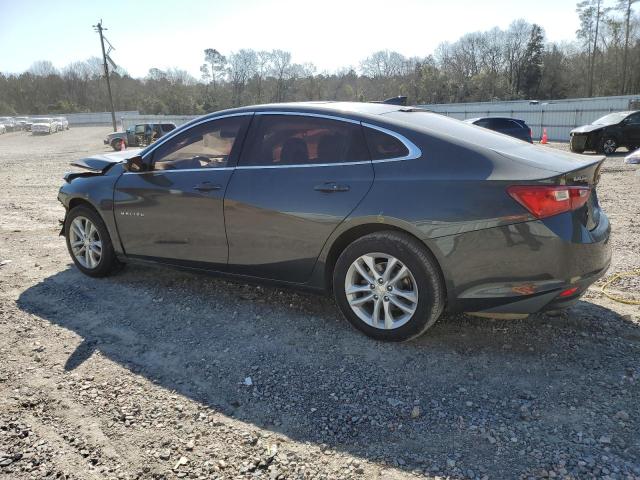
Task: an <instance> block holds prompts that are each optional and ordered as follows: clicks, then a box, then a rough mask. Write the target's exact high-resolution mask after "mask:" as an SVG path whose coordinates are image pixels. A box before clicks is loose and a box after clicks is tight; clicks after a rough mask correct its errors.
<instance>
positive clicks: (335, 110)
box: [202, 101, 407, 118]
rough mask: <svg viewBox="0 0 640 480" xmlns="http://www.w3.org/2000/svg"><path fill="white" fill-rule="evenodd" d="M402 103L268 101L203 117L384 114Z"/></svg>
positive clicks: (393, 110) (401, 107) (399, 108)
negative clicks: (297, 113) (276, 114)
mask: <svg viewBox="0 0 640 480" xmlns="http://www.w3.org/2000/svg"><path fill="white" fill-rule="evenodd" d="M406 108H407V107H403V106H401V105H388V104H385V103H366V102H336V101H313V102H287V103H266V104H261V105H247V106H246V107H239V108H232V109H228V110H219V111H217V112H212V113H209V114H207V115H205V116H204V117H202V118H207V117H217V116H219V115H229V114H233V113H243V112H264V111H270V112H272V111H273V112H276V111H277V112H301V113H319V114H325V115H332V114H333V115H337V116H344V117H350V116H356V117H363V116H364V117H369V118H371V117H372V116H376V115H382V114H385V113H389V112H395V111H398V110H403V109H406Z"/></svg>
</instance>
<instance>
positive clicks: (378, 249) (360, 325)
mask: <svg viewBox="0 0 640 480" xmlns="http://www.w3.org/2000/svg"><path fill="white" fill-rule="evenodd" d="M371 258H373V259H374V261H373V264H374V268H376V273H375V274H373V273H372V270H371V269H370V268H369V267H368V266H367V261H368V260H370V259H371ZM393 260H396V263H395V264H394V263H393ZM356 264H357V265H358V266H359V267H360V269H362V268H364V271H365V273H366V274H367V275H368V276H369V279H370V280H373V281H374V283H375V285H374V284H371V283H369V284H368V280H367V279H366V277H365V276H364V275H362V274H361V273H360V271H361V270H359V269H358V267H357V266H356ZM370 264H371V263H369V265H370ZM390 264H391V265H394V266H393V267H392V268H391V269H390V272H389V273H388V274H387V272H386V271H385V269H386V268H387V267H388V266H389V265H390ZM405 267H406V269H408V272H409V273H408V274H407V273H405V274H404V275H403V276H402V277H401V278H400V280H398V281H397V282H395V283H393V282H392V280H393V279H394V277H395V276H396V275H397V276H398V277H400V275H399V274H400V273H401V272H402V269H403V268H405ZM374 277H378V278H377V279H376V278H374ZM385 277H386V279H387V280H388V281H385ZM380 278H381V279H382V281H380ZM372 286H373V288H372ZM347 287H349V288H351V289H360V291H358V292H356V293H349V294H347V292H346V289H347ZM389 288H391V290H389ZM367 289H368V290H367ZM399 291H402V292H403V294H402V295H397V294H395V293H394V292H399ZM333 292H334V296H335V300H336V303H337V304H338V307H339V308H340V310H341V311H342V314H343V315H344V316H345V317H346V319H347V320H348V321H349V322H350V323H351V324H352V325H353V326H354V327H356V328H357V329H358V330H360V331H362V332H363V333H365V334H366V335H368V336H370V337H372V338H375V339H376V340H385V341H391V342H401V341H406V340H411V339H412V338H415V337H418V336H420V335H422V334H423V333H424V332H425V331H426V330H427V329H428V328H429V327H431V326H432V325H433V324H434V323H435V322H436V320H438V318H439V317H440V315H441V314H442V311H443V310H444V306H445V297H446V295H445V288H444V282H443V280H442V276H441V274H440V269H439V268H438V264H437V262H436V260H435V259H434V258H433V255H431V253H430V252H429V251H428V250H427V249H426V248H425V247H424V245H422V244H421V243H420V242H419V241H417V240H416V239H414V238H412V237H410V236H409V235H406V234H404V233H399V232H392V231H388V232H378V233H372V234H369V235H366V236H364V237H361V238H359V239H358V240H355V241H354V242H353V243H351V244H350V245H349V246H348V247H347V248H346V249H345V250H344V251H343V252H342V254H341V255H340V257H339V258H338V261H337V262H336V265H335V267H334V270H333ZM407 294H410V295H409V296H408V295H407ZM371 296H374V299H370V300H367V301H360V302H358V300H362V299H364V298H370V297H371ZM410 296H411V297H413V298H414V299H415V300H417V301H412V300H411V299H409V297H410ZM348 297H349V298H348ZM375 299H377V300H375ZM405 299H408V300H405ZM350 301H351V303H358V304H357V305H355V306H354V307H353V308H352V305H351V304H350ZM376 303H377V304H378V312H379V315H378V318H377V320H378V321H377V322H376V320H374V317H375V308H376ZM399 303H400V304H402V305H403V306H404V307H405V308H407V307H409V310H410V311H407V310H405V309H400V308H399ZM388 313H389V315H388V317H387V314H388ZM382 317H384V318H382ZM385 325H386V327H385Z"/></svg>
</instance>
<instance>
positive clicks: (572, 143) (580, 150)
mask: <svg viewBox="0 0 640 480" xmlns="http://www.w3.org/2000/svg"><path fill="white" fill-rule="evenodd" d="M574 138H575V137H573V136H572V137H571V140H569V150H571V151H572V152H573V153H584V148H578V147H577V146H576V141H575V140H574Z"/></svg>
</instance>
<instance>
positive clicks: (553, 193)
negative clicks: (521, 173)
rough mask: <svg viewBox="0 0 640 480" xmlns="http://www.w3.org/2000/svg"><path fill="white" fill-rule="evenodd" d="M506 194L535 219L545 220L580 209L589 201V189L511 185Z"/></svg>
mask: <svg viewBox="0 0 640 480" xmlns="http://www.w3.org/2000/svg"><path fill="white" fill-rule="evenodd" d="M507 192H508V193H509V195H511V197H513V199H514V200H516V201H517V202H518V203H520V204H521V205H522V206H523V207H524V208H526V209H527V210H529V211H530V212H531V213H532V214H533V215H534V216H535V217H537V218H546V217H550V216H552V215H557V214H559V213H563V212H569V211H571V210H577V209H578V208H580V207H582V206H583V205H584V204H585V203H587V200H588V199H589V194H590V193H591V189H590V188H589V187H569V186H542V185H513V186H511V187H509V188H507Z"/></svg>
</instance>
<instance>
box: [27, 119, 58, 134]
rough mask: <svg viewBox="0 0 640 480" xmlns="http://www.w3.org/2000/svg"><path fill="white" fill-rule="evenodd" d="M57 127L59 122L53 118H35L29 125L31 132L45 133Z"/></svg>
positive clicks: (54, 130)
mask: <svg viewBox="0 0 640 480" xmlns="http://www.w3.org/2000/svg"><path fill="white" fill-rule="evenodd" d="M58 129H59V123H58V122H57V121H56V120H55V119H54V118H36V119H34V121H33V124H32V125H31V133H33V134H34V135H35V134H41V133H44V134H47V133H54V132H57V131H58Z"/></svg>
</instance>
